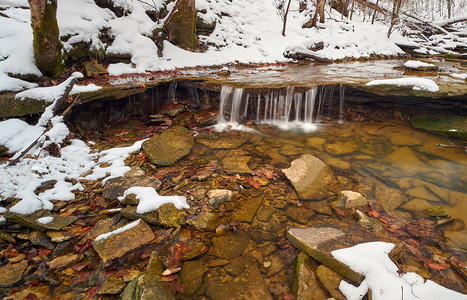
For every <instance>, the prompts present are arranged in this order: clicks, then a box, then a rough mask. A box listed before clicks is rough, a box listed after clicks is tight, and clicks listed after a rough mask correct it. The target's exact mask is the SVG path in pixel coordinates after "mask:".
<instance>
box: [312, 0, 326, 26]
mask: <svg viewBox="0 0 467 300" xmlns="http://www.w3.org/2000/svg"><path fill="white" fill-rule="evenodd" d="M324 3H325V0H316V11H315V16H314V17H313V26H316V24H317V20H318V14H319V22H320V23H324Z"/></svg>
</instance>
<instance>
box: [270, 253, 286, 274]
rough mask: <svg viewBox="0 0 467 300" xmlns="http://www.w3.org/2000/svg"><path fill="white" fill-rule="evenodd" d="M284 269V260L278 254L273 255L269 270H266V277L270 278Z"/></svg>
mask: <svg viewBox="0 0 467 300" xmlns="http://www.w3.org/2000/svg"><path fill="white" fill-rule="evenodd" d="M284 268H285V262H284V260H283V259H282V258H281V257H280V256H279V255H278V254H273V255H272V258H271V266H270V267H269V270H268V277H271V276H273V275H275V274H277V273H279V272H280V271H281V270H282V269H284Z"/></svg>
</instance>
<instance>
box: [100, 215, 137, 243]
mask: <svg viewBox="0 0 467 300" xmlns="http://www.w3.org/2000/svg"><path fill="white" fill-rule="evenodd" d="M139 223H141V219H138V220H136V221H133V222H131V223H128V224H126V225H125V226H123V227H120V228H118V229H115V230H113V231H110V232H107V233H103V234H101V235H98V236H97V237H96V238H95V239H94V241H96V242H98V241H101V240H105V239H108V238H109V237H111V236H113V235H116V234H120V233H122V232H125V231H127V230H130V229H131V228H134V227H136V226H138V225H139Z"/></svg>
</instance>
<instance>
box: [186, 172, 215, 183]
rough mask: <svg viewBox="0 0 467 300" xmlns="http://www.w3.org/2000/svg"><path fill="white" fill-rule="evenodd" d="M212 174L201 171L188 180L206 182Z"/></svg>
mask: <svg viewBox="0 0 467 300" xmlns="http://www.w3.org/2000/svg"><path fill="white" fill-rule="evenodd" d="M211 174H212V172H211V171H208V170H207V171H201V172H198V173H196V174H195V175H193V176H191V177H190V180H196V181H206V180H207V179H208V178H209V177H211Z"/></svg>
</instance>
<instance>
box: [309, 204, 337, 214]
mask: <svg viewBox="0 0 467 300" xmlns="http://www.w3.org/2000/svg"><path fill="white" fill-rule="evenodd" d="M309 206H310V208H311V209H313V210H314V211H315V212H317V213H319V214H323V215H328V216H332V210H331V207H330V206H329V203H328V201H326V200H321V201H313V202H311V203H310V204H309Z"/></svg>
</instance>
